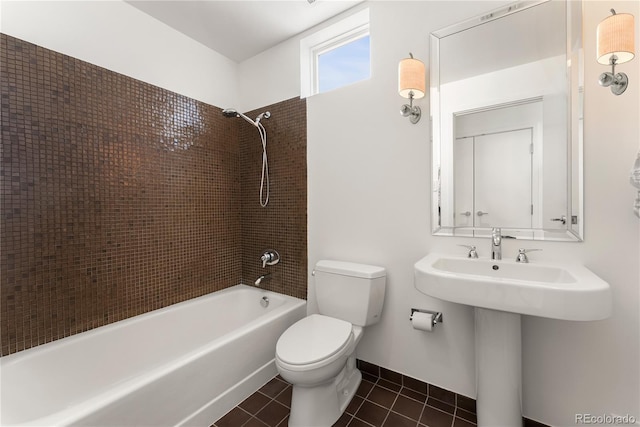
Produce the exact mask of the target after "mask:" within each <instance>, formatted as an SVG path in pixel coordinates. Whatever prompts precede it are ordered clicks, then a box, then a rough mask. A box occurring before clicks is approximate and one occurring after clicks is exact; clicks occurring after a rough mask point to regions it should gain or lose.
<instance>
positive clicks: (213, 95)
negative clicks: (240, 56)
mask: <svg viewBox="0 0 640 427" xmlns="http://www.w3.org/2000/svg"><path fill="white" fill-rule="evenodd" d="M0 15H1V19H0V23H1V26H0V31H2V32H3V33H5V34H8V35H10V36H13V37H17V38H19V39H22V40H26V41H28V42H31V43H34V44H37V45H39V46H43V47H46V48H47V49H51V50H54V51H56V52H60V53H64V54H65V55H69V56H73V57H75V58H78V59H82V60H83V61H87V62H90V63H92V64H95V65H99V66H101V67H104V68H107V69H109V70H113V71H116V72H118V73H122V74H125V75H127V76H129V77H133V78H135V79H139V80H142V81H145V82H147V83H151V84H153V85H156V86H160V87H162V88H165V89H168V90H171V91H173V92H177V93H180V94H182V95H186V96H189V97H191V98H194V99H197V100H199V101H203V102H206V103H208V104H211V105H216V106H220V107H225V106H233V105H234V103H235V102H236V101H237V98H238V91H237V64H236V63H235V62H233V61H231V60H230V59H228V58H226V57H224V56H222V55H220V54H219V53H217V52H215V51H213V50H211V49H209V48H208V47H206V46H204V45H202V44H200V43H198V42H196V41H194V40H192V39H190V38H188V37H187V36H185V35H184V34H182V33H179V32H178V31H176V30H174V29H172V28H170V27H168V26H167V25H165V24H163V23H162V22H160V21H158V20H156V19H154V18H152V17H150V16H149V15H147V14H145V13H144V12H142V11H140V10H138V9H136V8H135V7H133V6H131V5H129V4H127V3H125V2H123V1H33V2H32V1H6V0H2V2H1V3H0Z"/></svg>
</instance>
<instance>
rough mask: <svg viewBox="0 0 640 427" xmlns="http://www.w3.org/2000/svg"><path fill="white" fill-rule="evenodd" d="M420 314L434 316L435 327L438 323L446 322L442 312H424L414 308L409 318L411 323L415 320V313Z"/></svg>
mask: <svg viewBox="0 0 640 427" xmlns="http://www.w3.org/2000/svg"><path fill="white" fill-rule="evenodd" d="M416 311H417V312H418V313H427V314H431V315H433V321H432V323H433V326H434V327H435V326H436V325H437V324H438V323H442V322H443V321H444V319H443V316H442V312H440V311H431V310H422V309H419V308H412V309H411V316H409V321H412V320H413V313H415V312H416Z"/></svg>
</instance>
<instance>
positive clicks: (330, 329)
mask: <svg viewBox="0 0 640 427" xmlns="http://www.w3.org/2000/svg"><path fill="white" fill-rule="evenodd" d="M314 276H315V285H316V286H315V288H316V300H317V302H318V310H319V311H320V314H312V315H310V316H308V317H305V318H304V319H302V320H300V321H298V322H296V323H295V324H293V325H292V326H291V327H289V329H287V330H286V331H284V333H283V334H282V335H281V336H280V339H278V343H277V344H276V366H277V368H278V372H280V375H281V376H282V378H284V379H285V380H286V381H288V382H290V383H291V384H293V395H292V397H291V415H290V416H289V426H291V427H316V426H317V427H329V426H331V425H332V424H333V423H335V422H336V421H337V420H338V418H340V416H341V415H342V413H343V412H344V410H345V409H346V407H347V405H348V404H349V402H350V401H351V398H352V397H353V395H354V394H355V392H356V390H357V389H358V386H359V385H360V381H361V380H362V374H361V373H360V371H359V370H358V369H357V368H356V366H355V365H356V358H355V349H356V346H357V345H358V342H359V341H360V338H362V328H363V327H364V326H369V325H372V324H374V323H377V322H378V321H379V320H380V313H381V312H382V304H383V302H384V291H385V281H386V271H385V269H384V268H382V267H375V266H371V265H364V264H354V263H350V262H341V261H318V263H317V264H316V267H315V270H314Z"/></svg>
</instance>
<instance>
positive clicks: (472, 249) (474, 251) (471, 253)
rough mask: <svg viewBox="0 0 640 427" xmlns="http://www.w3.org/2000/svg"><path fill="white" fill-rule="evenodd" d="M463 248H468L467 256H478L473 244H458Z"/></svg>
mask: <svg viewBox="0 0 640 427" xmlns="http://www.w3.org/2000/svg"><path fill="white" fill-rule="evenodd" d="M458 246H462V247H463V248H467V249H469V253H468V254H467V258H478V252H477V251H476V247H475V245H458Z"/></svg>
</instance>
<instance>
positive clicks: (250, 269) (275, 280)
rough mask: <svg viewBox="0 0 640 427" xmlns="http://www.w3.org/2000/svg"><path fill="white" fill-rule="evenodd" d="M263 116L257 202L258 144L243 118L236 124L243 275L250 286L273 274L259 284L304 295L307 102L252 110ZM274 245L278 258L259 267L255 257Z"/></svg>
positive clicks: (305, 296)
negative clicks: (264, 194) (267, 185)
mask: <svg viewBox="0 0 640 427" xmlns="http://www.w3.org/2000/svg"><path fill="white" fill-rule="evenodd" d="M264 111H270V112H271V118H269V119H263V120H262V123H263V124H264V127H265V128H266V130H267V155H268V159H269V175H270V180H271V195H270V197H269V204H268V205H267V207H266V208H262V207H261V206H260V203H259V193H260V174H261V170H262V145H261V142H260V135H259V133H258V130H257V129H256V128H255V127H253V126H251V125H250V124H249V123H247V122H245V121H244V120H238V122H239V124H240V177H241V182H242V279H243V283H247V284H252V283H254V282H255V280H256V279H257V278H258V277H259V276H261V275H263V274H265V273H271V274H272V278H271V280H268V281H266V282H263V285H262V287H263V288H265V289H268V290H271V291H275V292H280V293H284V294H287V295H292V296H295V297H298V298H304V299H306V298H307V104H306V100H301V99H299V98H294V99H289V100H287V101H283V102H279V103H277V104H273V105H269V106H267V107H264V108H260V109H258V110H254V111H251V112H249V113H247V115H248V116H249V117H251V118H255V117H256V116H257V115H258V114H260V113H262V112H264ZM265 249H275V250H276V251H278V253H280V256H281V261H280V263H278V264H276V265H274V266H267V267H266V268H265V269H263V268H262V264H261V262H260V256H261V255H262V252H263V251H264V250H265Z"/></svg>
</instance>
